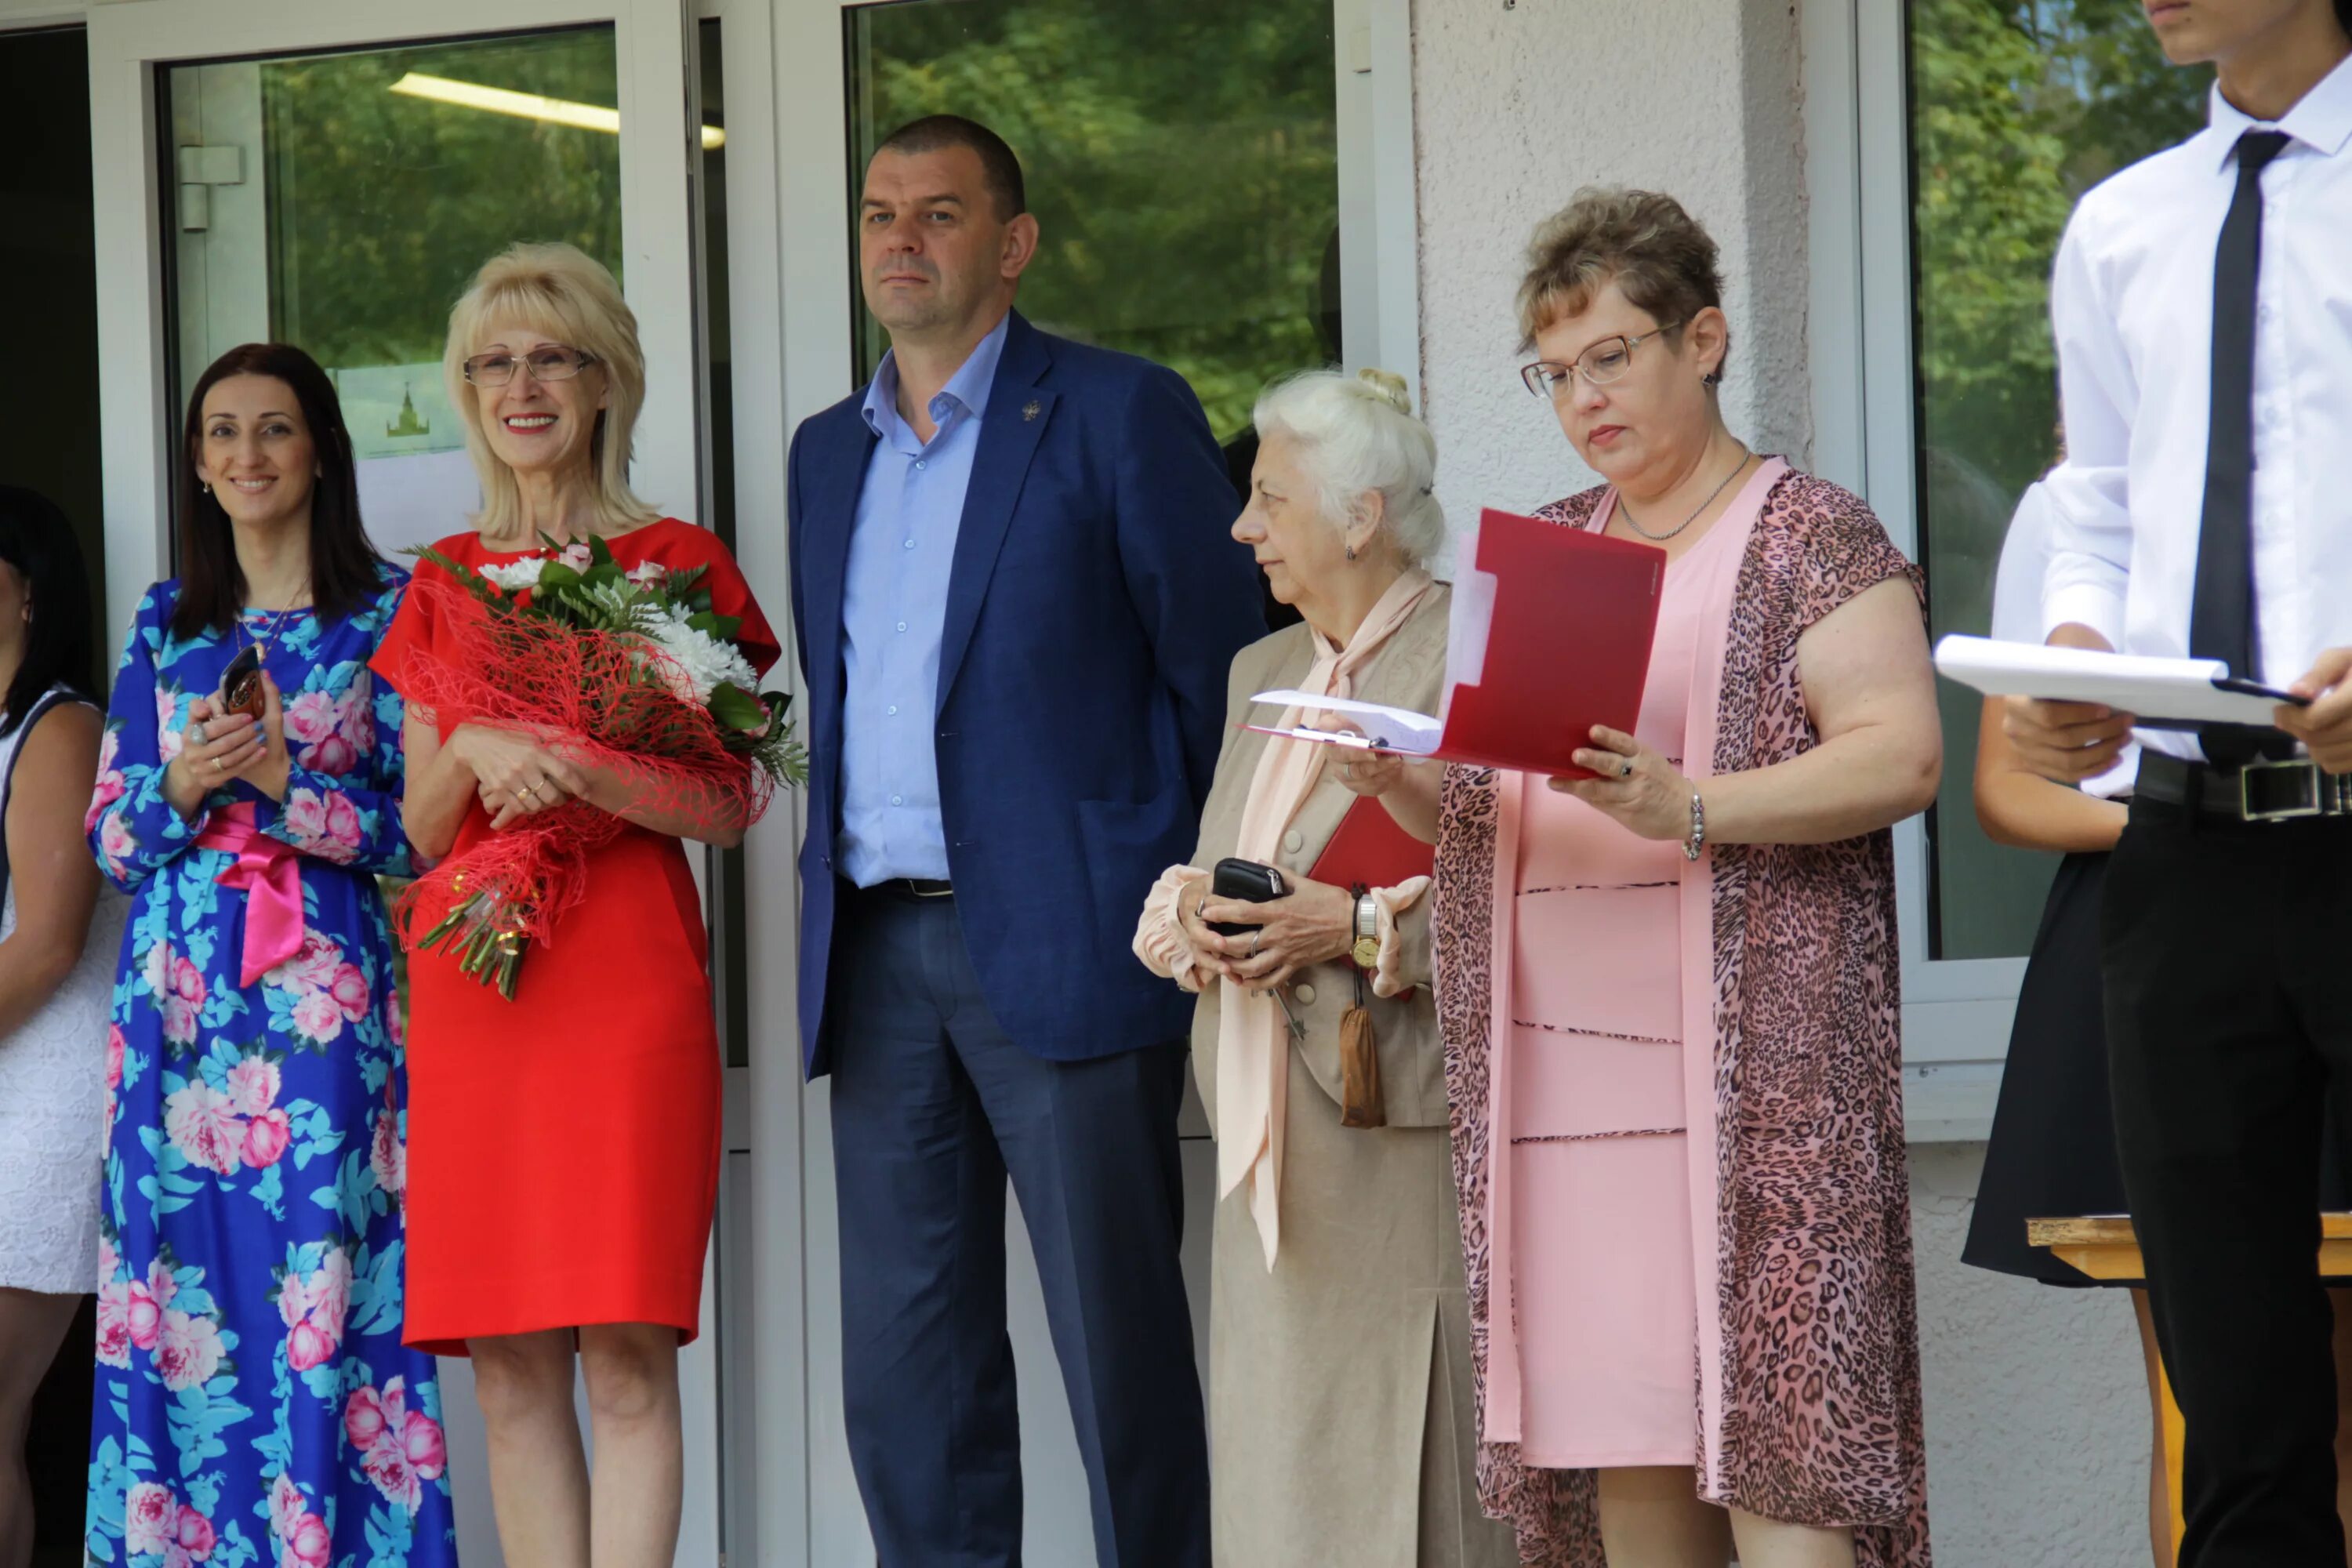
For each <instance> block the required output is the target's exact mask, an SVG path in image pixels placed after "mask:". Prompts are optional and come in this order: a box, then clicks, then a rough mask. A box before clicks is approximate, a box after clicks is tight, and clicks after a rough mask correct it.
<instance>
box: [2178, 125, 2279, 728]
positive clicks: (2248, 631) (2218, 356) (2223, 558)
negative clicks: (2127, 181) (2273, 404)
mask: <svg viewBox="0 0 2352 1568" xmlns="http://www.w3.org/2000/svg"><path fill="white" fill-rule="evenodd" d="M2286 143H2287V136H2286V132H2283V131H2249V132H2246V133H2245V134H2244V135H2243V136H2241V137H2240V138H2238V189H2237V192H2236V194H2234V195H2231V198H2230V216H2228V217H2226V218H2224V219H2222V221H2221V244H2220V245H2218V246H2216V247H2214V250H2213V399H2212V408H2211V411H2210V414H2209V416H2208V417H2209V419H2210V424H2209V425H2208V426H2207V427H2206V437H2205V516H2204V521H2203V522H2202V524H2201V525H2200V528H2199V530H2198V534H2197V596H2196V599H2195V602H2194V604H2193V605H2192V606H2191V608H2190V610H2189V653H2190V654H2191V655H2192V656H2193V657H2195V658H2218V659H2221V660H2224V661H2225V662H2227V663H2228V665H2229V667H2230V673H2231V674H2232V675H2235V676H2240V677H2242V678H2245V679H2256V678H2258V677H2259V675H2260V672H2261V668H2262V665H2261V658H2260V645H2259V644H2258V643H2257V641H2256V640H2255V639H2256V632H2255V623H2256V612H2255V607H2254V535H2253V517H2252V513H2253V510H2254V406H2253V404H2254V287H2255V284H2256V282H2257V280H2258V279H2260V278H2261V276H2262V268H2263V168H2264V167H2265V166H2266V165H2267V164H2268V163H2270V161H2271V160H2272V159H2273V158H2275V157H2277V156H2278V155H2279V153H2280V152H2281V151H2282V150H2284V148H2285V146H2286ZM2199 739H2200V741H2201V742H2202V743H2203V745H2204V747H2205V756H2206V759H2207V760H2208V761H2209V762H2211V763H2215V764H2216V765H2218V766H2221V767H2237V766H2242V765H2243V764H2244V763H2249V762H2252V760H2253V758H2254V756H2255V755H2256V753H2257V752H2264V751H2270V752H2278V751H2283V750H2284V741H2285V737H2284V735H2281V734H2280V733H2279V731H2276V730H2273V729H2269V728H2267V727H2264V726H2257V725H2249V724H2209V725H2207V726H2205V727H2204V729H2203V730H2201V731H2199ZM2273 742H2276V743H2273Z"/></svg>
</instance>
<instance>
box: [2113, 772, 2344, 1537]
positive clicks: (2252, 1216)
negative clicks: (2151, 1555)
mask: <svg viewBox="0 0 2352 1568" xmlns="http://www.w3.org/2000/svg"><path fill="white" fill-rule="evenodd" d="M2102 926H2103V931H2102V944H2103V947H2104V964H2103V967H2104V970H2105V995H2106V1017H2107V1037H2108V1047H2109V1054H2110V1057H2111V1061H2112V1066H2113V1069H2114V1092H2115V1104H2116V1144H2117V1150H2118V1152H2119V1154H2120V1155H2121V1157H2122V1163H2123V1173H2124V1185H2125V1190H2126V1194H2128V1196H2129V1198H2130V1202H2131V1211H2132V1221H2133V1224H2134V1226H2135V1227H2136V1229H2137V1232H2138V1236H2139V1240H2140V1246H2141V1249H2142V1251H2143V1253H2144V1255H2145V1256H2146V1258H2147V1279H2148V1287H2149V1295H2150V1300H2151V1304H2152V1305H2153V1307H2154V1310H2155V1317H2156V1330H2157V1339H2158V1344H2159V1346H2160V1347H2161V1348H2162V1350H2163V1352H2164V1362H2165V1366H2166V1369H2167V1371H2168V1373H2170V1375H2171V1379H2172V1385H2173V1390H2174V1393H2175V1394H2176V1395H2177V1396H2178V1398H2179V1403H2180V1408H2181V1412H2182V1415H2183V1416H2184V1418H2185V1420H2186V1422H2187V1425H2188V1453H2187V1462H2186V1469H2185V1474H2184V1476H2183V1480H2182V1488H2181V1491H2182V1497H2181V1502H2182V1507H2183V1510H2184V1513H2185V1515H2186V1518H2187V1524H2188V1531H2187V1535H2186V1537H2185V1539H2184V1540H2183V1542H2182V1546H2181V1557H2180V1563H2181V1568H2341V1564H2342V1563H2343V1562H2344V1537H2343V1532H2342V1530H2341V1527H2340V1526H2339V1524H2338V1523H2337V1520H2336V1464H2335V1436H2336V1367H2335V1363H2334V1358H2333V1354H2332V1352H2331V1344H2330V1342H2331V1321H2330V1314H2329V1310H2328V1303H2327V1298H2326V1293H2325V1292H2324V1291H2323V1289H2321V1287H2320V1283H2319V1280H2318V1278H2317V1271H2316V1268H2315V1264H2314V1259H2315V1257H2316V1255H2317V1251H2318V1246H2319V1224H2318V1192H2319V1169H2320V1160H2321V1141H2322V1140H2321V1129H2322V1125H2323V1121H2324V1120H2325V1116H2326V1109H2327V1105H2328V1101H2329V1100H2330V1099H2331V1098H2332V1099H2334V1100H2335V1101H2336V1107H2337V1115H2338V1117H2339V1119H2340V1118H2341V1117H2342V1115H2343V1107H2344V1098H2345V1089H2346V1086H2347V1085H2352V818H2345V817H2326V818H2306V819H2297V820H2289V821H2281V822H2255V823H2239V822H2231V821H2229V820H2226V819H2221V818H2216V817H2213V816H2201V817H2200V816H2191V815H2190V814H2189V812H2188V811H2187V810H2185V809H2184V808H2183V807H2180V806H2177V805H2163V804H2160V803H2158V802H2155V801H2150V800H2147V799H2144V798H2143V799H2140V800H2137V801H2135V802H2134V803H2133V805H2132V808H2131V820H2130V826H2128V827H2127V828H2126V831H2125V833H2124V837H2123V839H2122V841H2121V842H2120V843H2119V844H2117V845H2116V850H2115V854H2114V857H2113V858H2112V860H2111V862H2110V863H2109V866H2108V868H2107V885H2106V895H2105V912H2104V916H2103V921H2102ZM2339 1125H2344V1126H2352V1122H2345V1121H2340V1120H2339Z"/></svg>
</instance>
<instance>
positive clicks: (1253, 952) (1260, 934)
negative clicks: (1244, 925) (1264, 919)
mask: <svg viewBox="0 0 2352 1568" xmlns="http://www.w3.org/2000/svg"><path fill="white" fill-rule="evenodd" d="M1263 942H1265V927H1264V926H1260V927H1258V928H1257V933H1256V934H1255V936H1253V937H1251V938H1250V950H1249V955H1250V956H1251V957H1252V958H1255V957H1256V956H1257V950H1258V947H1259V945H1260V944H1261V943H1263Z"/></svg>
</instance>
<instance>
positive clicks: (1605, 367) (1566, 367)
mask: <svg viewBox="0 0 2352 1568" xmlns="http://www.w3.org/2000/svg"><path fill="white" fill-rule="evenodd" d="M1681 325H1682V323H1681V322H1680V321H1668V322H1666V323H1665V324H1664V326H1657V327H1652V328H1651V329H1650V330H1649V331H1646V332H1633V333H1628V334H1626V335H1623V336H1620V337H1614V338H1603V339H1601V341H1600V342H1597V343H1594V344H1592V345H1591V347H1589V348H1587V349H1586V350H1585V351H1584V352H1583V353H1580V354H1579V355H1577V356H1576V363H1574V364H1562V363H1559V361H1558V360H1549V359H1539V360H1537V361H1536V362H1535V363H1532V364H1523V365H1521V366H1520V367H1519V381H1520V384H1522V385H1524V386H1526V388H1527V389H1528V391H1529V392H1531V393H1533V394H1535V395H1537V396H1538V397H1547V398H1549V399H1551V400H1552V401H1554V402H1558V401H1559V399H1561V398H1563V397H1565V396H1567V395H1568V394H1569V390H1570V387H1572V386H1573V385H1574V384H1575V380H1576V377H1578V376H1582V377H1583V378H1584V379H1585V380H1586V381H1587V382H1589V383H1591V384H1592V385H1594V386H1606V385H1608V384H1610V383H1611V382H1612V381H1615V380H1616V379H1617V378H1618V377H1619V376H1621V375H1623V374H1625V371H1626V369H1627V367H1628V366H1630V365H1631V364H1632V363H1633V351H1634V350H1635V349H1637V348H1640V347H1641V346H1642V345H1643V343H1646V342H1649V341H1650V340H1651V339H1652V338H1654V337H1660V336H1663V335H1664V334H1665V333H1667V332H1671V331H1675V329H1676V328H1677V327H1680V326H1681Z"/></svg>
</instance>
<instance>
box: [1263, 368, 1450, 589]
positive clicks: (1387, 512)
mask: <svg viewBox="0 0 2352 1568" xmlns="http://www.w3.org/2000/svg"><path fill="white" fill-rule="evenodd" d="M1250 418H1251V422H1252V423H1253V424H1255V426H1257V433H1258V438H1259V439H1260V440H1264V439H1265V437H1267V436H1269V435H1271V434H1272V433H1273V432H1275V431H1276V430H1279V431H1281V432H1282V433H1283V434H1284V435H1286V436H1288V437H1290V438H1291V439H1292V440H1294V441H1297V443H1298V445H1299V448H1300V460H1301V461H1302V462H1303V463H1304V464H1305V465H1306V467H1307V471H1308V472H1309V473H1310V474H1312V475H1313V476H1314V479H1315V483H1316V490H1317V502H1318V510H1319V511H1320V512H1321V513H1322V515H1323V517H1324V520H1325V521H1328V522H1329V523H1330V524H1331V526H1332V527H1334V528H1337V529H1341V530H1345V529H1346V528H1347V527H1348V526H1349V524H1350V523H1352V522H1354V521H1356V520H1357V519H1358V518H1360V516H1362V514H1363V511H1364V510H1365V509H1364V499H1363V498H1364V497H1365V496H1367V495H1369V494H1373V493H1377V494H1378V495H1379V496H1380V498H1381V519H1382V521H1381V531H1383V532H1385V533H1386V534H1387V535H1388V536H1389V538H1390V539H1391V540H1392V541H1393V542H1395V544H1396V547H1397V549H1398V551H1399V552H1401V553H1402V555H1403V556H1404V558H1405V560H1406V561H1407V562H1408V563H1411V564H1412V565H1416V566H1418V565H1422V564H1424V563H1427V562H1428V560H1429V558H1430V557H1431V556H1433V555H1434V554H1436V553H1437V552H1438V550H1439V549H1440V548H1441V547H1443V546H1444V543H1445V509H1444V508H1443V507H1441V506H1439V505H1438V504H1437V497H1436V496H1435V495H1434V494H1433V486H1434V485H1435V482H1436V478H1437V437H1434V436H1433V435H1431V434H1430V431H1429V426H1426V425H1424V424H1423V423H1422V422H1421V421H1420V420H1418V419H1416V418H1414V417H1413V416H1412V393H1411V392H1409V391H1408V390H1407V389H1406V387H1405V382H1404V377H1402V376H1401V375H1398V374H1394V373H1393V372H1391V371H1385V370H1361V371H1358V372H1357V373H1356V374H1354V375H1349V374H1347V373H1346V372H1345V371H1338V370H1309V371H1301V372H1300V373H1299V374H1297V375H1292V376H1286V377H1284V378H1283V379H1282V380H1280V381H1277V382H1276V383H1274V384H1272V385H1271V386H1268V387H1267V388H1266V389H1265V391H1264V392H1262V393H1260V394H1259V395H1258V400H1257V407H1256V408H1255V410H1254V411H1253V412H1252V414H1251V416H1250Z"/></svg>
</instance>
